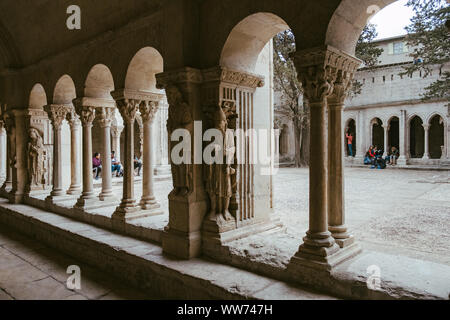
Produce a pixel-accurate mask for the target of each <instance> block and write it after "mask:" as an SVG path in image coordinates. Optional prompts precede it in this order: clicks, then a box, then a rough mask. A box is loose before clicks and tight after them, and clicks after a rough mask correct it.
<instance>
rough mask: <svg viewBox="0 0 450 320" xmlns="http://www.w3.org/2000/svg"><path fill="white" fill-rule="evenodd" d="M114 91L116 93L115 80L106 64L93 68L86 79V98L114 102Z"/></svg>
mask: <svg viewBox="0 0 450 320" xmlns="http://www.w3.org/2000/svg"><path fill="white" fill-rule="evenodd" d="M112 91H114V79H113V76H112V73H111V71H110V70H109V68H108V67H107V66H105V65H104V64H96V65H95V66H93V67H92V68H91V70H90V71H89V73H88V75H87V77H86V81H85V85H84V96H85V97H88V98H98V99H110V100H112V96H111V92H112Z"/></svg>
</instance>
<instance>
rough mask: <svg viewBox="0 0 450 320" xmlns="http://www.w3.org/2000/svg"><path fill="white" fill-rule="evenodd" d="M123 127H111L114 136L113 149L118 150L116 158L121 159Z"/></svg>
mask: <svg viewBox="0 0 450 320" xmlns="http://www.w3.org/2000/svg"><path fill="white" fill-rule="evenodd" d="M122 131H123V127H122V126H112V127H111V136H112V151H115V152H116V158H117V159H119V161H121V154H120V135H121V134H122Z"/></svg>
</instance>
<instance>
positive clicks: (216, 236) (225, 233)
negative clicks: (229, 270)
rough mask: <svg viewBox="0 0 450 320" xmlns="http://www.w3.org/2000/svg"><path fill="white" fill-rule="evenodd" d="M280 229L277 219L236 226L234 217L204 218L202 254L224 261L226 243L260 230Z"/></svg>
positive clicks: (280, 224) (281, 226) (274, 230)
mask: <svg viewBox="0 0 450 320" xmlns="http://www.w3.org/2000/svg"><path fill="white" fill-rule="evenodd" d="M281 230H283V224H282V223H281V221H280V220H278V219H276V220H269V221H262V222H258V223H254V224H250V225H247V226H243V227H240V228H237V225H236V220H234V219H233V220H230V221H225V220H224V221H221V222H219V223H218V222H216V221H213V220H209V219H208V218H206V219H205V221H204V222H203V228H202V246H203V248H202V251H203V254H204V255H207V256H208V257H210V258H214V259H217V260H218V261H223V262H226V261H225V260H224V255H223V250H222V249H223V248H225V247H226V245H227V243H229V242H231V241H234V240H238V239H243V238H245V237H248V236H251V235H254V234H258V233H262V232H267V231H273V232H278V231H281Z"/></svg>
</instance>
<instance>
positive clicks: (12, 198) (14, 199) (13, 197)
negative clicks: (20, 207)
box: [8, 192, 25, 204]
mask: <svg viewBox="0 0 450 320" xmlns="http://www.w3.org/2000/svg"><path fill="white" fill-rule="evenodd" d="M24 198H25V195H24V194H22V193H16V192H10V193H9V194H8V200H9V203H11V204H21V203H23V200H24Z"/></svg>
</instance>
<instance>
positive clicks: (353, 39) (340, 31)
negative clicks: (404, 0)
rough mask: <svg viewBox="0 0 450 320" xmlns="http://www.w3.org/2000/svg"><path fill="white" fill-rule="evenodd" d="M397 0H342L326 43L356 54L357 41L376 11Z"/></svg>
mask: <svg viewBox="0 0 450 320" xmlns="http://www.w3.org/2000/svg"><path fill="white" fill-rule="evenodd" d="M395 1H396V0H360V1H354V0H342V1H341V3H340V4H339V6H338V8H337V9H336V11H335V12H334V14H333V16H332V18H331V20H330V23H329V24H328V30H327V35H326V38H325V44H326V45H331V46H333V47H335V48H337V49H340V50H342V51H344V52H347V53H349V54H352V55H354V54H355V49H356V43H357V41H358V39H359V36H360V35H361V32H362V31H363V29H364V27H365V26H366V25H367V22H368V20H369V19H370V18H371V16H372V15H373V14H374V13H377V12H378V11H380V10H382V9H383V8H384V7H386V6H388V5H390V4H392V3H393V2H395Z"/></svg>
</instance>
